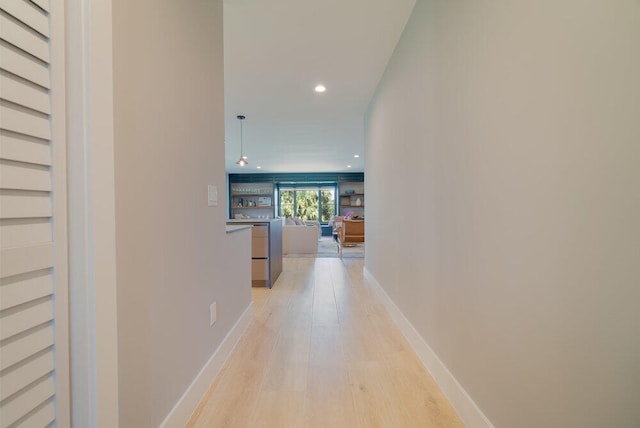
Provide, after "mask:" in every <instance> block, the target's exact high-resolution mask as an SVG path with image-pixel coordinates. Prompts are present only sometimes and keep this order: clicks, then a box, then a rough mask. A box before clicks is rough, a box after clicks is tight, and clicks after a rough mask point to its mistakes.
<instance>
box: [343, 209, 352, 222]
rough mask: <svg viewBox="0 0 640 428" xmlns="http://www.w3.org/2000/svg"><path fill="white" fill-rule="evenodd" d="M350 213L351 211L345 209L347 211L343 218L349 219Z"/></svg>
mask: <svg viewBox="0 0 640 428" xmlns="http://www.w3.org/2000/svg"><path fill="white" fill-rule="evenodd" d="M352 215H353V211H347V213H346V214H345V215H344V219H345V220H349V219H351V216H352Z"/></svg>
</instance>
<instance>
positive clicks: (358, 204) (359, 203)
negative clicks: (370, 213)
mask: <svg viewBox="0 0 640 428" xmlns="http://www.w3.org/2000/svg"><path fill="white" fill-rule="evenodd" d="M360 205H362V200H361V199H360V198H357V199H356V207H359V206H360Z"/></svg>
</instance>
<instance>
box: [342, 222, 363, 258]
mask: <svg viewBox="0 0 640 428" xmlns="http://www.w3.org/2000/svg"><path fill="white" fill-rule="evenodd" d="M358 244H364V220H355V221H354V220H343V221H342V226H341V227H340V229H339V230H338V253H339V254H340V257H342V247H351V246H354V245H358Z"/></svg>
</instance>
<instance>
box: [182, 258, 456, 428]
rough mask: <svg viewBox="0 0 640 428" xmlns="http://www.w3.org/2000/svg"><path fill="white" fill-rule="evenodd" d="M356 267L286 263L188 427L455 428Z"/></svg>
mask: <svg viewBox="0 0 640 428" xmlns="http://www.w3.org/2000/svg"><path fill="white" fill-rule="evenodd" d="M363 261H364V259H355V258H354V259H342V260H340V259H330V258H329V259H312V258H300V259H292V258H289V259H285V260H284V270H283V272H282V275H281V276H280V278H279V279H278V282H277V283H276V284H275V286H274V287H273V289H271V290H268V289H265V288H254V289H253V302H254V309H255V319H254V321H253V323H252V324H251V325H250V327H249V328H248V330H247V332H246V333H245V334H244V336H243V337H242V339H241V340H240V342H239V343H238V345H237V346H236V348H235V349H234V351H233V353H232V355H231V356H230V358H229V360H228V361H227V363H226V364H225V366H224V368H223V369H222V372H221V373H220V375H219V376H218V377H217V378H216V379H215V380H214V382H213V384H212V385H211V388H210V389H209V391H208V392H207V394H206V395H205V397H204V398H203V401H202V402H201V403H200V405H199V407H198V409H197V410H196V412H195V413H194V415H193V416H192V418H191V420H190V421H189V424H188V427H279V428H289V427H323V428H324V427H363V428H364V427H366V428H369V427H462V426H464V425H463V424H462V422H461V421H460V419H459V418H458V416H457V415H456V413H455V411H454V410H453V408H452V407H451V405H450V404H449V402H448V401H447V399H446V397H445V396H444V395H443V394H442V392H441V391H440V389H439V388H438V386H437V385H436V383H435V382H434V380H433V379H432V378H431V376H430V375H429V373H428V372H427V371H426V370H425V368H424V367H423V366H422V364H421V363H420V360H419V359H418V357H417V356H416V355H415V353H414V352H413V351H412V350H411V348H410V346H409V344H408V343H407V342H406V340H405V339H404V337H403V336H402V334H401V333H400V331H399V330H398V329H397V328H396V326H395V324H394V323H393V321H392V320H391V318H390V316H389V315H388V313H387V311H386V309H385V308H384V306H383V305H382V303H381V301H380V300H379V298H378V297H377V295H376V293H375V291H374V290H373V289H372V288H371V287H370V286H369V285H368V284H367V283H366V281H364V280H363V278H362V267H363Z"/></svg>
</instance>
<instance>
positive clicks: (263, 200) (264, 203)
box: [258, 196, 271, 207]
mask: <svg viewBox="0 0 640 428" xmlns="http://www.w3.org/2000/svg"><path fill="white" fill-rule="evenodd" d="M258 206H259V207H270V206H271V198H270V197H269V196H260V197H259V198H258Z"/></svg>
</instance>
